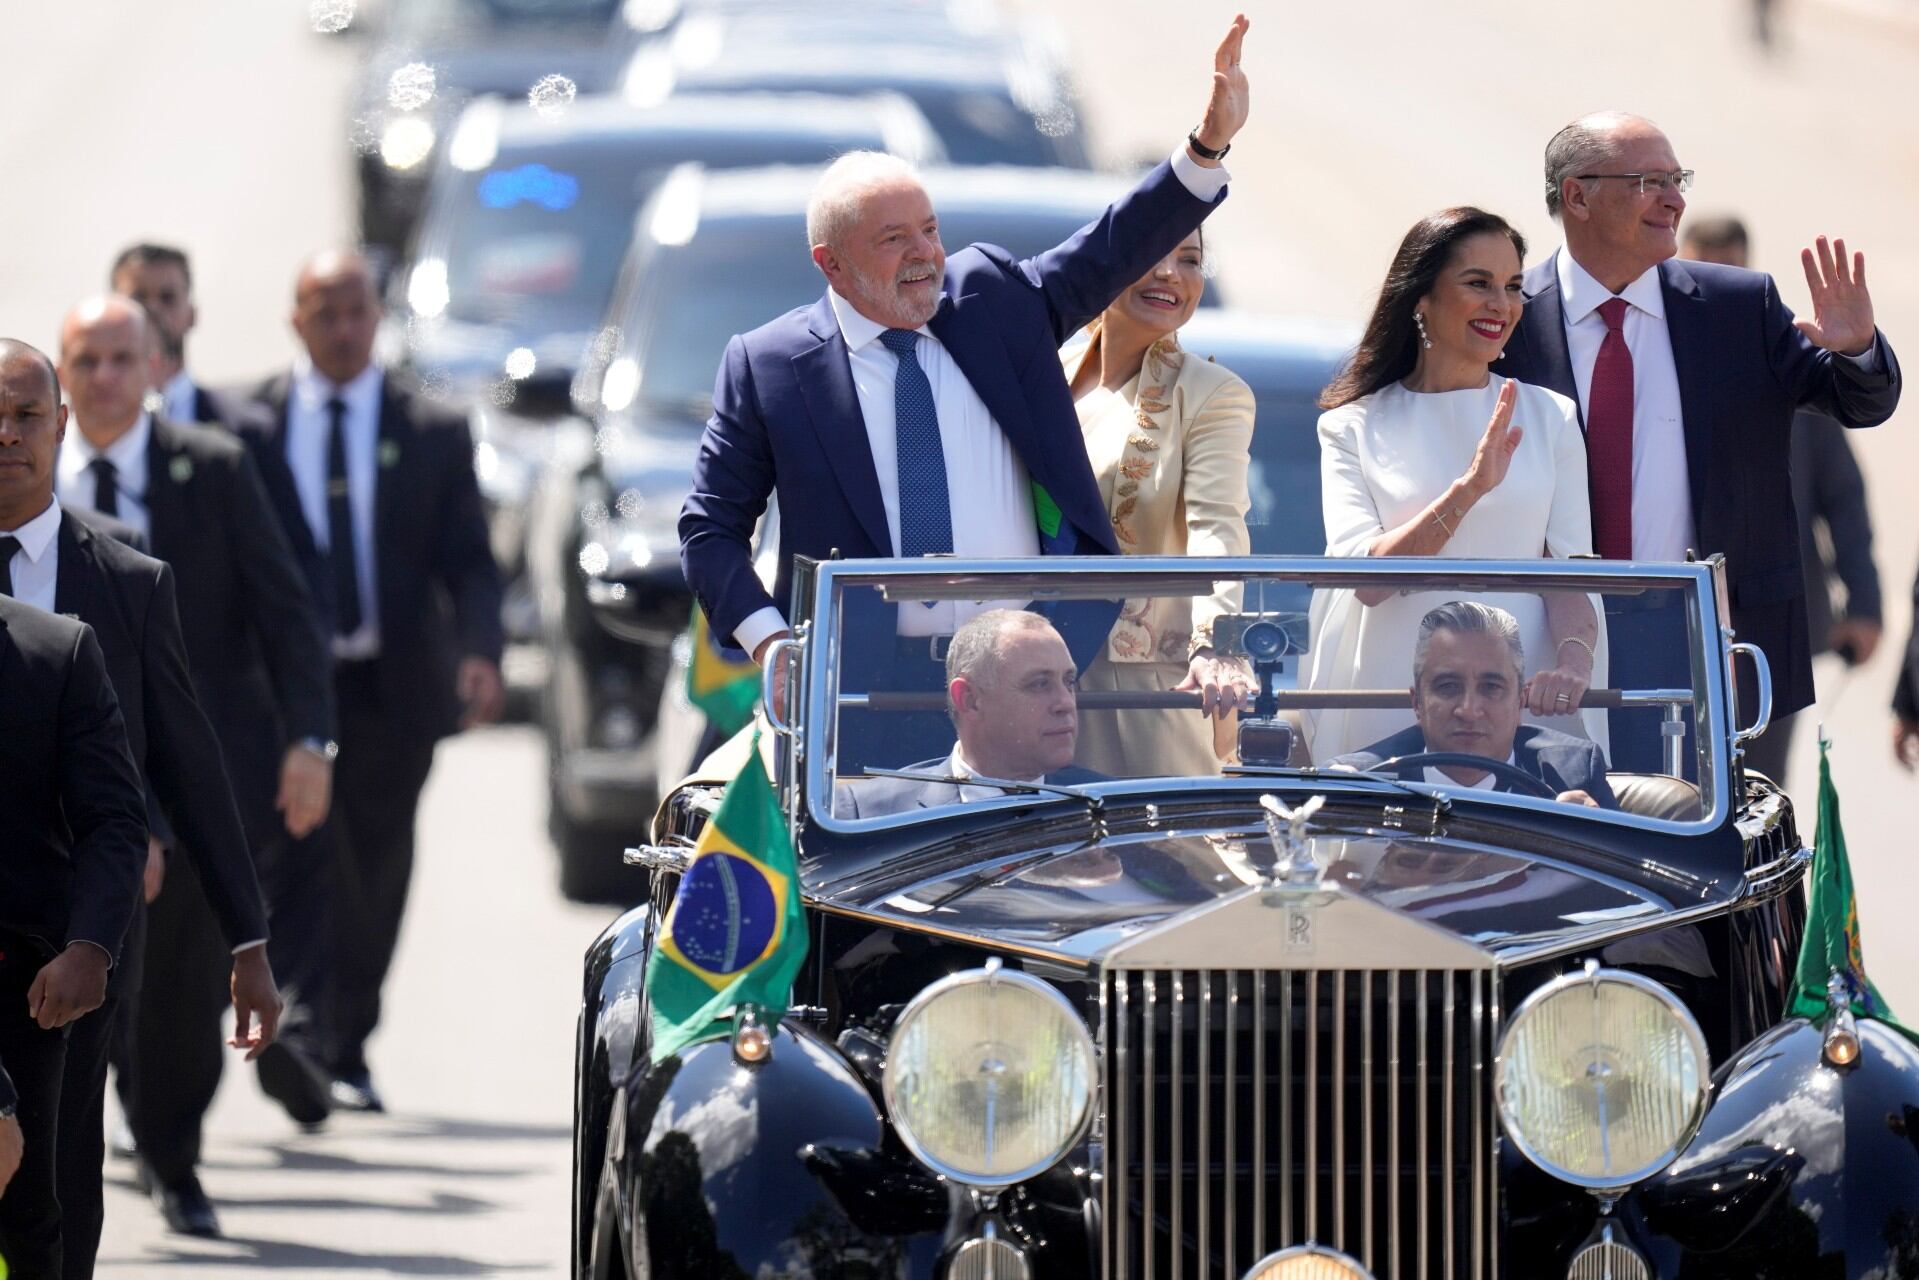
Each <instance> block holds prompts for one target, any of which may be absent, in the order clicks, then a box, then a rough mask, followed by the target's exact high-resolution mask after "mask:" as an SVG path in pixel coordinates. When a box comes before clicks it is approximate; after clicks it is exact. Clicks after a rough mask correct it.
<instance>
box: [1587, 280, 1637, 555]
mask: <svg viewBox="0 0 1919 1280" xmlns="http://www.w3.org/2000/svg"><path fill="white" fill-rule="evenodd" d="M1629 305H1631V304H1629V303H1628V302H1627V301H1626V300H1625V299H1624V298H1608V299H1606V301H1604V302H1602V303H1600V304H1599V315H1600V318H1601V319H1603V320H1604V321H1605V322H1606V337H1605V340H1604V341H1603V342H1601V343H1600V344H1599V358H1598V359H1597V360H1595V361H1593V380H1592V392H1591V394H1590V395H1589V396H1588V397H1587V402H1586V484H1587V487H1588V489H1589V490H1590V491H1591V494H1592V514H1593V550H1594V551H1595V552H1597V553H1598V555H1599V557H1600V558H1601V559H1603V560H1630V559H1632V350H1631V349H1630V348H1629V347H1627V346H1626V334H1625V330H1624V328H1623V327H1622V326H1624V324H1625V323H1626V308H1627V307H1628V306H1629Z"/></svg>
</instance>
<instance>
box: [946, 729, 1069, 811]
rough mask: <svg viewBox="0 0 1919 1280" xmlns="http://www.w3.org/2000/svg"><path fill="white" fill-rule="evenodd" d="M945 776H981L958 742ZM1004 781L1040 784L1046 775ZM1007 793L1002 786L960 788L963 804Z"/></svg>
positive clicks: (948, 762) (996, 797)
mask: <svg viewBox="0 0 1919 1280" xmlns="http://www.w3.org/2000/svg"><path fill="white" fill-rule="evenodd" d="M945 776H947V777H949V778H973V777H977V776H979V770H978V769H975V768H974V767H973V766H972V765H971V764H968V763H967V760H966V754H965V752H964V750H963V749H962V748H961V747H960V745H959V743H957V742H956V743H954V744H953V753H952V754H951V755H949V756H947V757H946V775H945ZM1004 781H1007V782H1030V783H1035V784H1039V783H1044V782H1045V781H1046V775H1044V774H1041V775H1040V776H1039V777H1037V778H1007V779H1004ZM1006 794H1007V792H1006V790H1005V789H1004V788H1002V787H985V786H966V785H962V786H961V787H960V788H959V798H960V803H961V804H966V803H968V802H970V801H974V800H997V799H999V798H1000V797H1001V796H1004V795H1006Z"/></svg>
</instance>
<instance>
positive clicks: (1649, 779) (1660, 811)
mask: <svg viewBox="0 0 1919 1280" xmlns="http://www.w3.org/2000/svg"><path fill="white" fill-rule="evenodd" d="M1606 781H1607V782H1609V783H1611V784H1612V793H1613V796H1614V798H1616V799H1617V800H1618V801H1619V808H1620V811H1621V812H1623V813H1636V814H1638V815H1639V816H1640V817H1642V818H1664V819H1665V820H1666V821H1668V822H1697V821H1698V820H1699V818H1700V814H1701V808H1702V806H1701V805H1700V802H1699V788H1698V787H1697V786H1695V785H1694V784H1692V783H1690V782H1687V781H1686V780H1685V779H1684V778H1673V777H1668V776H1667V775H1666V774H1663V773H1609V774H1607V775H1606Z"/></svg>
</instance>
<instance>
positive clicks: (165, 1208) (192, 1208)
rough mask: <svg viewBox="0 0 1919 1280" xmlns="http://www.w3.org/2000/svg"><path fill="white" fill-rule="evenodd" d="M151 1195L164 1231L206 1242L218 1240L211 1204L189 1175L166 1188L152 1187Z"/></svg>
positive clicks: (216, 1222)
mask: <svg viewBox="0 0 1919 1280" xmlns="http://www.w3.org/2000/svg"><path fill="white" fill-rule="evenodd" d="M151 1194H152V1196H153V1203H154V1205H155V1207H157V1208H158V1209H159V1210H160V1216H161V1217H163V1218H165V1219H166V1220H167V1230H169V1231H174V1232H178V1233H179V1234H180V1235H183V1236H200V1237H201V1238H203V1239H207V1240H217V1239H219V1238H220V1219H219V1217H218V1216H217V1215H216V1214H215V1213H214V1212H213V1202H212V1201H211V1200H208V1199H207V1193H206V1192H205V1191H204V1190H202V1189H201V1187H200V1180H199V1179H198V1178H196V1177H194V1176H193V1175H192V1174H190V1173H189V1174H188V1175H187V1176H186V1178H185V1180H183V1181H181V1182H176V1183H173V1184H172V1185H170V1186H164V1185H157V1184H156V1185H155V1187H154V1188H153V1191H152V1193H151Z"/></svg>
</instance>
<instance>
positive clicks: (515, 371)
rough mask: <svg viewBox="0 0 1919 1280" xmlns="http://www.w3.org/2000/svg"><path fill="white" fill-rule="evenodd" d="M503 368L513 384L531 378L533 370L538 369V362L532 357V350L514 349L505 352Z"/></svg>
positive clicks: (526, 348) (527, 348) (524, 348)
mask: <svg viewBox="0 0 1919 1280" xmlns="http://www.w3.org/2000/svg"><path fill="white" fill-rule="evenodd" d="M505 367H506V376H507V377H509V378H511V379H513V380H514V381H515V382H520V381H523V380H524V379H527V378H530V377H532V376H533V371H534V369H536V368H538V367H539V360H538V359H537V358H536V357H535V356H534V354H533V351H532V348H530V347H515V348H513V350H511V351H509V352H507V354H506V361H505Z"/></svg>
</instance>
